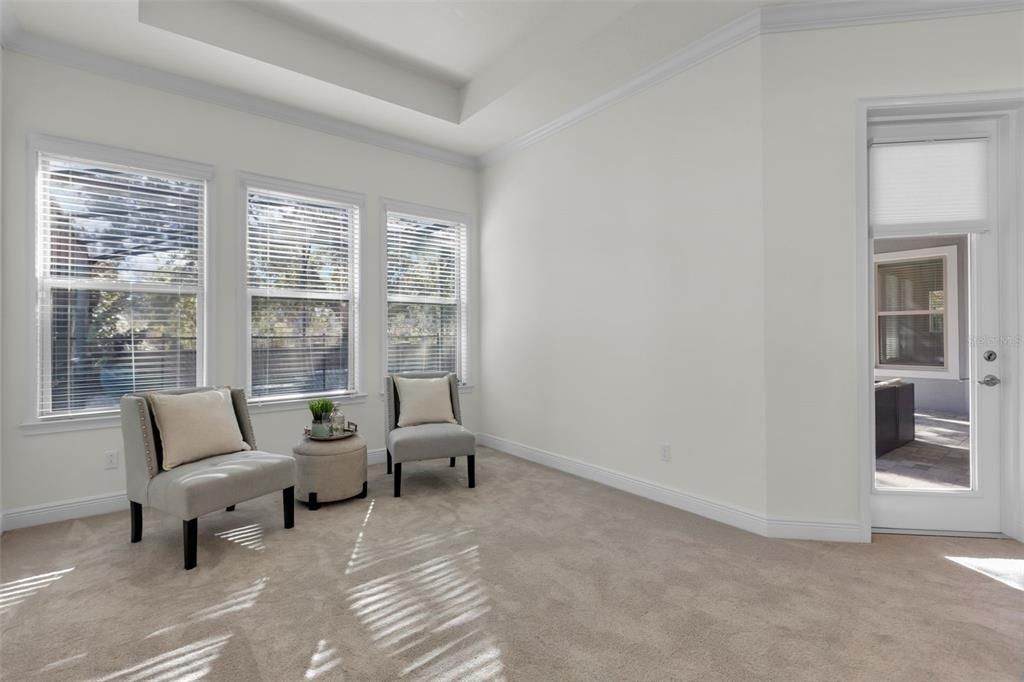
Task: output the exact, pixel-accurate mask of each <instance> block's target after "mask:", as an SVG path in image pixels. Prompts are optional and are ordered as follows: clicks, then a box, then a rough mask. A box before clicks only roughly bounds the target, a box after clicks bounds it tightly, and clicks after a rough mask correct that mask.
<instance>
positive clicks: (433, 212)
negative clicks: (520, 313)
mask: <svg viewBox="0 0 1024 682" xmlns="http://www.w3.org/2000/svg"><path fill="white" fill-rule="evenodd" d="M391 212H394V213H406V214H409V215H414V216H417V217H421V218H428V219H432V220H440V221H447V222H455V223H461V224H462V225H464V226H465V230H466V233H465V249H466V281H464V282H460V283H459V284H460V286H459V289H460V291H461V294H462V296H461V300H460V301H459V306H458V311H459V341H458V350H457V352H456V357H455V367H456V369H455V372H456V376H458V378H459V390H460V392H467V391H470V390H471V389H472V388H473V387H474V386H475V385H476V372H475V366H474V362H475V359H476V356H477V352H476V348H477V343H476V328H475V326H474V320H475V315H474V305H475V302H476V282H477V270H476V268H477V258H476V229H475V227H474V223H473V220H472V217H471V216H470V215H468V214H466V213H462V212H460V211H452V210H449V209H444V208H436V207H432V206H424V205H422V204H416V203H411V202H408V201H401V200H399V199H388V198H383V199H381V204H380V226H381V229H380V280H379V281H380V294H381V295H380V298H381V325H380V330H381V333H380V336H381V342H380V348H381V355H380V362H381V369H382V372H381V387H380V392H381V395H383V394H384V387H385V386H386V383H385V381H386V378H387V375H388V303H390V302H391V301H390V299H389V298H388V279H387V277H388V213H391Z"/></svg>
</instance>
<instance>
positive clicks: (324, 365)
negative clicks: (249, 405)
mask: <svg viewBox="0 0 1024 682" xmlns="http://www.w3.org/2000/svg"><path fill="white" fill-rule="evenodd" d="M246 203H247V242H248V246H247V251H248V287H249V296H250V315H251V317H250V321H251V333H252V337H251V346H252V348H251V379H252V395H253V397H254V398H271V397H275V398H276V397H282V396H299V395H307V394H311V393H325V392H344V391H349V390H353V389H354V387H355V385H354V381H355V377H354V372H353V371H352V365H353V357H354V348H353V347H352V343H351V330H352V326H353V319H354V317H353V314H354V302H353V301H354V285H355V283H356V282H357V281H358V276H357V272H356V269H357V260H356V256H355V254H356V252H357V247H356V240H357V235H358V207H357V206H355V205H353V204H346V203H338V202H331V201H323V200H320V199H314V198H309V197H303V196H297V195H291V194H285V193H280V192H271V191H265V190H257V189H250V190H249V191H248V192H247V202H246Z"/></svg>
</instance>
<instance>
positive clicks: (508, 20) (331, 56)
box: [4, 0, 762, 156]
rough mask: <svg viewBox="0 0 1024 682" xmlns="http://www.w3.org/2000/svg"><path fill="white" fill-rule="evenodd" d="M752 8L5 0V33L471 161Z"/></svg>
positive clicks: (684, 3)
mask: <svg viewBox="0 0 1024 682" xmlns="http://www.w3.org/2000/svg"><path fill="white" fill-rule="evenodd" d="M757 4H762V2H761V0H749V2H743V1H737V0H705V1H703V2H691V1H689V0H678V1H647V2H625V1H614V2H587V1H581V0H575V1H570V2H566V1H561V0H551V1H549V2H536V1H531V2H528V1H518V0H511V1H509V0H477V1H475V2H433V1H426V0H424V1H420V2H390V1H387V0H377V1H374V2H348V1H340V0H339V1H335V2H329V1H326V0H260V1H259V2H252V1H249V2H244V1H228V0H74V1H72V0H48V1H41V2H33V1H31V0H6V4H5V14H4V21H5V45H7V46H10V44H11V43H12V42H13V44H14V49H18V44H19V42H20V43H22V44H25V43H33V44H36V45H38V44H39V43H40V42H43V43H47V44H60V45H65V46H71V47H72V48H77V49H79V50H84V51H86V52H88V53H89V54H97V55H103V56H104V57H107V58H114V59H117V60H121V61H123V62H129V63H132V64H137V65H140V66H143V67H148V68H150V69H155V70H159V71H161V72H167V73H170V74H174V75H175V76H183V77H187V78H190V79H195V80H199V81H202V82H205V83H209V84H212V85H214V86H223V87H224V88H227V89H230V90H232V91H236V92H241V93H244V94H248V95H256V96H259V97H261V98H265V99H268V100H272V101H274V102H277V103H280V104H284V105H288V106H290V107H297V108H299V109H302V110H306V111H309V112H313V113H315V114H318V115H322V116H327V117H331V118H332V119H337V120H340V121H347V122H351V123H354V124H357V125H361V126H365V127H368V128H371V129H374V130H377V131H381V132H385V133H388V134H392V135H398V136H401V137H404V138H407V139H409V140H413V141H416V142H420V143H423V144H428V145H433V146H436V147H440V148H443V149H446V150H450V151H454V152H458V153H462V154H467V155H471V156H477V155H480V154H483V153H485V152H487V151H489V150H491V149H494V148H495V147H498V146H500V145H502V144H504V143H507V142H508V141H510V140H512V139H514V138H516V137H518V136H520V135H523V134H525V133H528V132H529V131H532V130H534V129H536V128H538V127H540V126H543V125H545V124H548V123H550V122H551V121H552V120H554V119H556V118H558V117H559V116H562V115H564V114H566V113H567V112H570V111H572V110H573V109H576V108H578V107H580V106H581V105H583V104H584V103H586V102H588V101H590V100H592V99H594V98H596V97H599V96H601V95H603V94H604V93H606V92H608V91H609V90H611V89H613V88H615V87H616V86H618V85H620V84H621V83H624V82H626V81H628V80H630V79H632V78H634V77H635V76H636V75H637V74H639V73H642V72H643V71H645V70H646V69H648V68H650V67H651V66H652V65H654V64H657V63H659V62H661V61H663V60H665V59H667V58H668V57H670V56H671V55H672V54H674V53H676V52H678V51H679V50H681V49H683V48H685V47H686V46H687V45H688V44H690V43H692V42H693V41H695V40H697V39H699V38H701V37H703V36H705V35H707V34H708V33H709V32H711V31H713V30H714V29H715V28H718V27H720V26H722V25H724V24H726V23H728V22H729V21H730V20H732V19H734V18H737V17H739V16H741V15H743V14H745V13H747V12H748V11H749V10H750V9H751V8H752V7H754V6H756V5H757ZM12 25H13V26H15V27H16V30H15V34H16V35H17V36H19V37H20V41H19V40H15V41H12V40H10V39H9V37H8V36H9V35H10V34H11V26H12ZM26 36H28V37H31V39H32V40H26ZM33 41H34V42H33Z"/></svg>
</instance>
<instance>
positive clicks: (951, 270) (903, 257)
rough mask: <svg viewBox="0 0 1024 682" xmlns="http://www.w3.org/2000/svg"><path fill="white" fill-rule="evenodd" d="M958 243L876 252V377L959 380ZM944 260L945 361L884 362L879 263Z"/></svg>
mask: <svg viewBox="0 0 1024 682" xmlns="http://www.w3.org/2000/svg"><path fill="white" fill-rule="evenodd" d="M957 251H958V249H957V247H956V246H955V245H950V246H937V247H933V248H925V249H914V250H911V251H892V252H889V253H876V254H875V264H874V268H875V280H876V285H875V310H874V315H875V330H876V331H875V344H874V346H875V376H876V377H906V378H913V379H955V380H957V381H959V380H960V319H959V318H960V315H959V313H960V298H959V290H958V289H959V282H958V276H957V275H958V266H957V256H958V253H957ZM936 258H939V259H942V261H943V280H944V281H943V299H944V305H943V318H944V319H943V329H944V334H943V337H944V338H943V343H944V346H945V347H944V350H943V357H944V358H945V364H944V365H943V366H942V367H934V368H929V367H922V366H921V365H891V364H886V365H883V364H881V361H880V358H881V348H879V339H878V331H877V330H878V329H879V324H878V318H880V317H882V316H883V313H882V312H881V310H880V309H879V308H880V303H881V299H882V287H881V285H880V284H878V283H877V280H878V266H879V265H880V264H882V263H911V262H913V261H917V260H935V259H936ZM915 312H916V313H920V314H924V313H925V312H926V311H909V312H908V311H894V312H892V313H891V314H892V315H906V314H912V313H915Z"/></svg>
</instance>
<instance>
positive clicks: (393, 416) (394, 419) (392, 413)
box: [384, 372, 462, 433]
mask: <svg viewBox="0 0 1024 682" xmlns="http://www.w3.org/2000/svg"><path fill="white" fill-rule="evenodd" d="M395 376H396V375H391V374H389V375H388V377H387V379H386V380H385V386H384V392H385V393H386V394H387V399H388V401H387V402H388V409H387V415H386V416H387V424H386V427H387V431H386V432H385V433H389V432H391V431H393V430H395V429H397V428H398V415H399V413H400V412H401V410H402V406H401V404H400V401H399V400H398V386H397V385H396V384H395V378H394V377H395ZM397 376H400V377H407V378H409V379H439V378H441V377H448V394H449V396H450V397H451V399H452V414H454V415H455V421H457V422H458V423H459V424H461V423H462V408H461V407H460V406H459V378H458V377H457V376H455V374H454V373H449V372H402V373H401V374H398V375H397Z"/></svg>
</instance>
